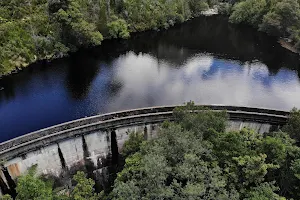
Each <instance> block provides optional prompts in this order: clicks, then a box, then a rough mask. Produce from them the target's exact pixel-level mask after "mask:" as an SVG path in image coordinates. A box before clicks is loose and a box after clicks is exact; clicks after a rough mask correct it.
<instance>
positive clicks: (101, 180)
mask: <svg viewBox="0 0 300 200" xmlns="http://www.w3.org/2000/svg"><path fill="white" fill-rule="evenodd" d="M174 108H175V106H168V107H154V108H145V109H135V110H130V111H123V112H117V113H111V114H106V115H99V116H95V117H90V118H84V119H80V120H75V121H72V122H69V123H64V124H61V125H58V126H54V127H50V128H48V129H43V130H41V131H37V132H34V133H31V134H29V135H25V136H22V137H19V138H16V139H14V140H11V141H8V142H4V143H1V144H0V159H2V160H3V161H4V162H3V169H2V171H0V188H1V192H2V193H7V191H9V190H11V189H13V187H14V183H13V180H15V179H16V178H17V177H18V176H20V175H21V174H24V173H25V172H26V171H27V170H28V169H29V168H30V167H32V166H34V165H37V172H38V173H39V174H44V175H50V176H54V177H58V178H59V177H67V178H68V176H69V175H71V174H72V173H74V172H75V171H76V170H78V169H80V170H86V171H87V172H89V173H90V176H91V177H93V178H95V179H96V181H97V183H98V185H99V186H100V187H103V188H105V184H107V180H108V179H109V177H110V176H111V174H112V170H115V169H112V168H113V166H115V165H116V164H117V159H118V154H119V153H120V152H121V150H122V148H123V145H124V143H125V141H126V140H128V137H129V133H131V132H141V133H144V137H145V138H146V139H152V138H154V137H156V135H157V131H158V129H159V125H160V123H161V122H163V121H165V120H170V121H172V120H173V115H172V110H173V109H174ZM210 108H212V109H214V110H216V111H219V110H224V109H227V110H228V109H230V110H228V113H229V116H230V121H229V123H228V126H227V130H228V131H237V130H241V129H242V128H244V127H248V128H251V129H253V130H255V131H257V132H259V133H264V132H269V131H270V128H271V127H272V126H281V125H283V124H284V123H285V122H286V120H287V118H288V114H289V113H288V112H284V111H274V110H266V109H260V108H245V107H226V106H211V107H210ZM4 172H6V173H4Z"/></svg>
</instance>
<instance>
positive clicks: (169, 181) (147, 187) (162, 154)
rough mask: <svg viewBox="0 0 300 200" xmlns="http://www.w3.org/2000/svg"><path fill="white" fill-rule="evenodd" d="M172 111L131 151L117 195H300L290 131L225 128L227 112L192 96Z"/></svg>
mask: <svg viewBox="0 0 300 200" xmlns="http://www.w3.org/2000/svg"><path fill="white" fill-rule="evenodd" d="M174 117H175V122H174V123H171V122H168V123H164V124H163V126H162V129H161V130H160V131H159V133H158V138H156V139H153V140H151V141H146V142H144V143H143V145H141V146H140V150H139V151H137V152H136V153H135V154H132V155H130V156H129V157H127V159H126V162H125V166H124V169H123V170H122V171H121V172H120V173H119V174H118V178H117V179H116V181H115V185H114V189H113V192H112V197H113V199H143V198H145V199H248V200H254V199H266V200H267V199H277V200H283V199H285V198H284V197H283V196H286V197H288V198H295V199H298V198H299V194H298V193H297V190H298V188H297V185H299V182H298V181H299V177H300V176H299V174H300V170H299V169H300V167H299V166H300V164H299V163H300V161H299V160H300V151H299V147H297V146H296V145H295V142H294V140H293V139H291V138H290V137H289V135H288V134H286V133H284V132H279V133H270V134H266V135H261V134H259V133H256V132H254V131H252V130H249V129H243V130H242V131H240V132H226V131H225V125H226V119H227V115H226V113H224V112H220V113H218V112H211V111H210V110H207V109H204V108H202V107H197V106H195V105H194V104H193V103H192V102H191V103H188V104H187V105H186V107H180V108H177V109H175V111H174ZM208 133H211V134H212V135H211V136H209V135H208ZM154 169H155V170H154Z"/></svg>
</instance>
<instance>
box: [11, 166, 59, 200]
mask: <svg viewBox="0 0 300 200" xmlns="http://www.w3.org/2000/svg"><path fill="white" fill-rule="evenodd" d="M35 171H36V170H35V167H34V168H32V169H30V170H29V172H28V174H26V175H23V176H21V177H20V178H18V182H17V188H16V191H17V194H18V195H17V197H16V199H18V200H28V199H33V200H42V199H43V200H52V198H53V197H52V184H51V183H49V182H44V181H43V180H42V179H40V178H39V177H38V176H36V175H35Z"/></svg>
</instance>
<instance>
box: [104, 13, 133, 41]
mask: <svg viewBox="0 0 300 200" xmlns="http://www.w3.org/2000/svg"><path fill="white" fill-rule="evenodd" d="M107 27H108V32H109V34H110V36H111V37H112V38H124V39H126V38H129V36H130V34H129V31H128V24H127V23H126V21H125V20H124V19H118V18H116V19H114V21H112V22H110V23H108V24H107Z"/></svg>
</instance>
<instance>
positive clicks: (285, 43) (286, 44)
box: [278, 38, 300, 55]
mask: <svg viewBox="0 0 300 200" xmlns="http://www.w3.org/2000/svg"><path fill="white" fill-rule="evenodd" d="M278 43H279V44H280V45H281V46H282V47H283V48H285V49H287V50H289V51H291V52H293V53H296V54H299V55H300V51H299V50H297V49H296V48H295V47H294V45H293V44H292V43H291V42H290V41H287V40H285V39H283V38H280V39H279V40H278Z"/></svg>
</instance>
